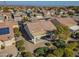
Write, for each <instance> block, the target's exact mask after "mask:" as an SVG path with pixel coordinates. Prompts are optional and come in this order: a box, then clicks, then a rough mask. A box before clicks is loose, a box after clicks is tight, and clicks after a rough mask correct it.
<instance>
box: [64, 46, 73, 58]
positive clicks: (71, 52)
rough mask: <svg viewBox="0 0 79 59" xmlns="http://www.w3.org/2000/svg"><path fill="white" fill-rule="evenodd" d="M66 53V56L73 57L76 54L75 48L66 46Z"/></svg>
mask: <svg viewBox="0 0 79 59" xmlns="http://www.w3.org/2000/svg"><path fill="white" fill-rule="evenodd" d="M64 53H65V56H66V57H73V56H74V53H73V50H72V49H70V48H65V50H64Z"/></svg>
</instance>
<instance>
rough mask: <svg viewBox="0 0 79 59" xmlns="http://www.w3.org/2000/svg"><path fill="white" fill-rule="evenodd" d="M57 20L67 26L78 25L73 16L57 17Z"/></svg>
mask: <svg viewBox="0 0 79 59" xmlns="http://www.w3.org/2000/svg"><path fill="white" fill-rule="evenodd" d="M56 20H57V21H58V22H59V23H61V24H63V25H65V26H68V27H71V26H74V25H77V23H76V22H75V20H74V19H73V18H71V17H66V18H65V17H64V18H61V17H58V18H56Z"/></svg>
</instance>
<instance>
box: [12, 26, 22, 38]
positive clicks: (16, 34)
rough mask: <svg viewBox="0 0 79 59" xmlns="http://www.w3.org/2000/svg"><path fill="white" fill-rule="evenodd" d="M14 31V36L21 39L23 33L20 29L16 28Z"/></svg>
mask: <svg viewBox="0 0 79 59" xmlns="http://www.w3.org/2000/svg"><path fill="white" fill-rule="evenodd" d="M13 30H14V35H15V36H16V37H19V36H20V35H21V32H20V31H19V28H17V27H15V28H14V29H13Z"/></svg>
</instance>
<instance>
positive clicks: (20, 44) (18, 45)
mask: <svg viewBox="0 0 79 59" xmlns="http://www.w3.org/2000/svg"><path fill="white" fill-rule="evenodd" d="M23 45H24V41H23V40H19V41H17V42H16V47H22V46H23Z"/></svg>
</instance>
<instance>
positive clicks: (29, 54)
mask: <svg viewBox="0 0 79 59" xmlns="http://www.w3.org/2000/svg"><path fill="white" fill-rule="evenodd" d="M21 56H22V57H32V56H33V55H32V53H31V52H21Z"/></svg>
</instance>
